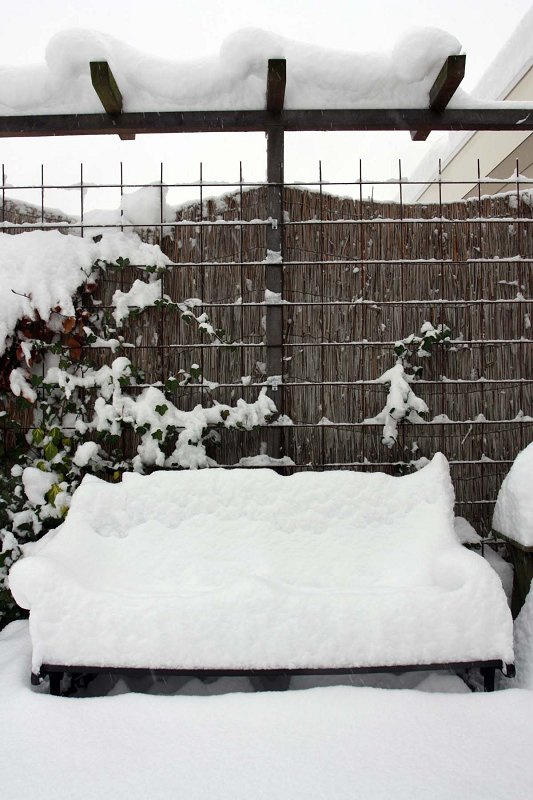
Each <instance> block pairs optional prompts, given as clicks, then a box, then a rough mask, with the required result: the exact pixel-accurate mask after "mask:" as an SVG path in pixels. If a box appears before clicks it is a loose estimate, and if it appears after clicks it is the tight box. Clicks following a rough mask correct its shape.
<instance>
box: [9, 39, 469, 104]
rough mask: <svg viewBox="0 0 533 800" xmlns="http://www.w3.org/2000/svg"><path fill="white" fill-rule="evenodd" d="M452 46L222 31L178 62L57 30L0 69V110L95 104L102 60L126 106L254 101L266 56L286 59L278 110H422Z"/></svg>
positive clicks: (258, 98) (261, 87) (262, 83)
mask: <svg viewBox="0 0 533 800" xmlns="http://www.w3.org/2000/svg"><path fill="white" fill-rule="evenodd" d="M460 49H461V45H460V43H459V42H458V41H457V39H456V38H455V37H454V36H452V35H451V34H449V33H446V32H444V31H441V30H438V29H436V28H425V29H416V30H413V31H412V32H410V33H408V34H406V35H404V37H403V38H402V39H400V40H399V41H398V42H397V44H396V45H395V47H394V48H393V49H392V51H391V52H390V53H381V52H379V53H377V52H373V53H372V52H371V53H358V52H343V51H339V50H327V49H324V48H321V47H317V46H316V45H308V44H302V43H300V42H294V41H290V40H288V39H285V38H283V37H281V36H278V35H276V34H273V33H268V32H266V31H263V30H257V29H247V30H242V31H238V32H236V33H233V34H232V35H230V36H229V37H228V38H226V40H225V41H224V42H223V43H222V45H221V47H220V51H219V53H218V55H216V56H211V57H208V58H203V59H198V60H196V61H183V62H179V61H167V60H164V59H160V58H157V57H155V56H153V55H147V54H145V53H140V52H139V51H137V50H135V49H134V48H132V47H130V46H129V45H127V44H124V43H123V42H120V41H118V40H116V39H114V38H113V37H111V36H108V35H106V34H103V33H97V32H95V31H85V30H70V31H62V32H60V33H57V34H56V35H55V36H53V38H52V39H51V40H50V43H49V44H48V47H47V48H46V54H45V63H44V64H35V65H32V66H28V67H9V66H4V67H0V114H3V115H21V114H63V113H93V112H94V113H96V112H101V111H102V106H101V103H100V101H99V99H98V97H97V96H96V92H95V91H94V89H93V87H92V84H91V80H90V74H89V62H90V61H108V62H109V64H110V67H111V69H112V71H113V74H114V76H115V78H116V80H117V83H118V85H119V87H120V90H121V93H122V96H123V100H124V111H126V112H133V111H174V110H222V109H260V108H264V106H265V93H266V73H267V61H268V59H269V58H287V63H288V67H287V89H286V95H285V107H286V108H350V107H354V108H355V107H359V108H380V107H392V108H409V107H413V108H416V107H422V108H423V107H427V105H428V92H429V89H430V87H431V85H432V83H433V81H434V80H435V78H436V76H437V74H438V72H439V70H440V68H441V66H442V64H443V62H444V60H445V59H446V57H447V56H448V55H452V54H457V53H459V52H460ZM458 94H459V96H460V94H461V93H458ZM455 102H456V103H457V102H458V100H457V98H456V99H455Z"/></svg>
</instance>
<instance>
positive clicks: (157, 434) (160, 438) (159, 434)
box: [152, 429, 163, 442]
mask: <svg viewBox="0 0 533 800" xmlns="http://www.w3.org/2000/svg"><path fill="white" fill-rule="evenodd" d="M152 439H157V441H158V442H162V441H163V431H162V430H160V429H158V430H156V431H152Z"/></svg>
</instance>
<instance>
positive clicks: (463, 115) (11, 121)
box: [0, 107, 533, 137]
mask: <svg viewBox="0 0 533 800" xmlns="http://www.w3.org/2000/svg"><path fill="white" fill-rule="evenodd" d="M272 127H279V128H282V129H283V130H284V131H288V132H291V131H413V130H440V131H461V130H468V131H487V130H502V131H509V130H524V131H529V130H533V109H531V108H515V107H511V108H461V109H446V110H444V111H433V110H431V109H428V108H392V109H388V108H363V109H332V110H327V111H325V110H315V109H310V110H308V109H303V110H298V109H296V110H284V111H282V112H280V113H275V112H270V111H267V110H253V111H164V112H157V111H149V112H135V113H125V114H116V115H110V114H104V113H102V114H40V115H32V116H3V117H0V137H17V136H79V135H89V136H91V135H92V136H95V135H102V134H119V135H123V136H124V135H134V134H143V133H201V132H205V133H209V132H217V131H218V132H221V133H223V132H226V133H232V132H241V133H242V132H254V131H266V130H267V129H269V128H272Z"/></svg>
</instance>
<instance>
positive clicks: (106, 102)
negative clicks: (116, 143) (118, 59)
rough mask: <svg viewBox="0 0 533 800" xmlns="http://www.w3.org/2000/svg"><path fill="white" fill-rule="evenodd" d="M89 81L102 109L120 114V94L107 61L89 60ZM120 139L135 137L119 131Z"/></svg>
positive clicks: (112, 113) (132, 134) (129, 133)
mask: <svg viewBox="0 0 533 800" xmlns="http://www.w3.org/2000/svg"><path fill="white" fill-rule="evenodd" d="M90 68H91V82H92V85H93V87H94V90H95V92H96V94H97V95H98V97H99V98H100V102H101V103H102V105H103V107H104V110H105V111H106V112H107V113H108V114H111V115H118V114H122V94H121V91H120V89H119V88H118V84H117V82H116V80H115V76H114V75H113V73H112V72H111V67H110V66H109V64H108V63H107V61H91V62H90ZM118 135H119V136H120V138H121V139H126V140H128V139H130V140H131V139H135V134H134V133H131V132H127V131H119V132H118Z"/></svg>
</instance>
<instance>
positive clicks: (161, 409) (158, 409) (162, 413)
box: [155, 403, 168, 417]
mask: <svg viewBox="0 0 533 800" xmlns="http://www.w3.org/2000/svg"><path fill="white" fill-rule="evenodd" d="M155 411H156V413H157V414H159V416H161V417H164V416H165V414H166V413H167V411H168V406H166V405H165V404H164V403H163V405H160V406H156V407H155Z"/></svg>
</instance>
